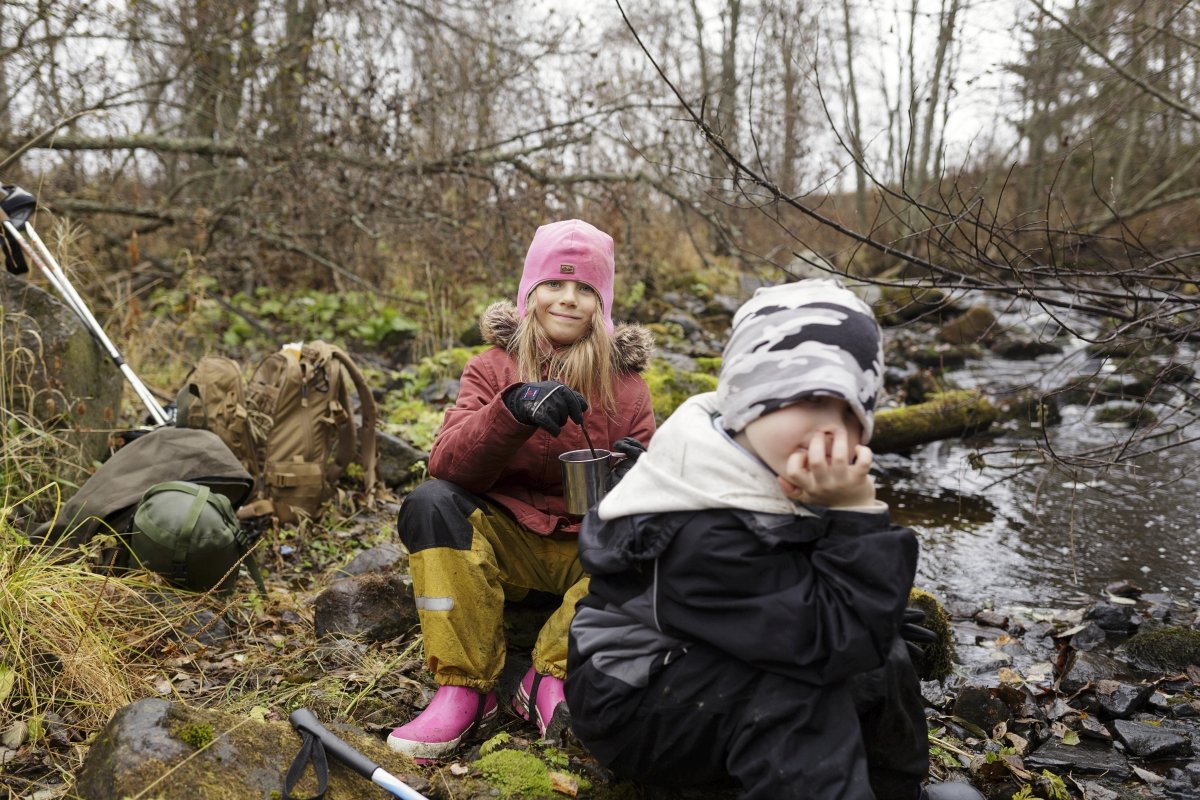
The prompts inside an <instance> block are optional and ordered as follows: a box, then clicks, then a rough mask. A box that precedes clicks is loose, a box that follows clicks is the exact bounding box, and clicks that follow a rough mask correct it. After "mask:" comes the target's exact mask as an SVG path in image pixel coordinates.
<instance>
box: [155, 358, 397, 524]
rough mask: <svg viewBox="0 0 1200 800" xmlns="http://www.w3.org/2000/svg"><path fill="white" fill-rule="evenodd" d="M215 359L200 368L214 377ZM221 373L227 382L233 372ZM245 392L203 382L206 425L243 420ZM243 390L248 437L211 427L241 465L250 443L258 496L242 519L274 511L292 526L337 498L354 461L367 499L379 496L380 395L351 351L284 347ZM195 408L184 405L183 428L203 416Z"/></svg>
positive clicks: (262, 364) (201, 395) (225, 383)
mask: <svg viewBox="0 0 1200 800" xmlns="http://www.w3.org/2000/svg"><path fill="white" fill-rule="evenodd" d="M211 359H212V357H210V358H206V359H202V360H201V362H200V364H198V365H197V371H198V370H199V369H200V367H201V366H202V365H205V366H206V369H207V370H208V371H206V373H205V375H208V374H210V373H211V374H213V375H214V377H215V376H216V373H217V370H216V369H215V368H214V367H213V366H209V365H206V364H205V362H207V361H209V360H211ZM230 363H233V362H230ZM234 366H236V364H235V365H234ZM195 374H196V371H194V372H193V376H194V375H195ZM220 374H221V375H222V377H224V375H226V374H227V373H220ZM238 378H239V379H240V378H241V371H240V370H238ZM193 383H198V381H193ZM351 386H353V387H354V390H355V391H356V392H357V394H358V400H359V407H360V413H361V415H362V425H361V427H360V426H356V425H355V422H354V415H353V414H352V412H351V408H352V406H351V396H350V388H351ZM240 387H241V385H240V384H239V385H238V386H237V387H235V386H233V385H232V382H231V381H226V380H223V381H222V382H221V383H216V382H215V381H214V383H212V384H208V385H207V386H205V385H203V384H202V385H200V387H199V389H198V390H197V391H196V395H197V396H198V397H199V398H201V399H200V401H199V405H202V406H203V407H204V408H205V409H206V414H205V418H206V420H208V421H212V420H216V421H217V422H218V423H220V421H221V420H224V419H227V418H233V419H239V418H240V417H241V413H240V412H239V411H238V410H236V409H237V406H238V401H237V400H236V398H237V396H238V390H239V388H240ZM206 389H207V390H208V391H206ZM241 391H242V392H243V395H242V396H243V400H242V404H243V405H244V409H245V418H246V426H245V427H246V430H247V431H248V433H249V436H248V437H243V438H237V437H236V436H234V435H233V433H231V434H230V438H229V439H226V434H225V433H222V430H221V429H219V428H210V430H213V431H214V432H215V433H217V434H218V435H219V436H221V438H222V439H223V440H225V441H226V444H228V445H229V447H230V449H231V450H233V452H234V454H235V455H237V456H238V458H239V460H242V459H243V453H244V451H245V450H246V449H247V448H245V447H244V445H243V444H242V443H243V442H244V441H246V439H247V438H248V439H249V441H250V443H251V446H250V447H249V448H248V449H249V450H250V451H251V452H250V454H249V455H248V456H247V459H248V460H250V461H251V463H253V465H254V468H253V469H250V467H247V471H249V472H250V473H251V475H253V476H254V477H255V493H254V497H253V499H252V501H251V502H249V503H247V504H246V505H245V506H243V507H242V508H241V509H239V510H238V517H239V518H241V519H247V518H250V517H258V516H264V515H267V514H274V515H275V516H276V517H278V518H279V521H280V522H283V523H294V522H297V521H299V519H300V518H301V517H311V516H313V515H314V514H315V513H316V512H317V509H318V508H319V507H320V505H321V504H322V503H323V502H325V501H326V500H328V499H329V498H330V497H332V496H333V494H334V492H335V490H336V488H337V482H338V479H339V478H340V477H341V476H342V473H344V472H345V470H346V467H347V466H348V465H349V464H350V463H351V462H353V461H357V462H358V463H359V464H361V465H362V467H363V485H364V486H365V487H366V489H367V493H368V501H370V500H372V499H373V495H374V490H375V484H376V471H375V419H376V408H375V398H374V396H372V394H371V391H370V389H369V387H368V386H367V383H366V380H365V379H364V378H363V375H362V372H360V371H359V369H358V367H357V366H356V365H355V364H354V361H353V360H351V358H350V356H349V355H347V354H346V353H345V351H343V350H342V349H341V348H339V347H336V346H334V345H331V344H327V343H326V342H321V341H314V342H307V343H304V344H303V345H286V346H284V347H283V348H282V349H281V350H280V351H279V352H276V353H272V354H271V355H269V356H267V357H266V358H264V359H263V360H262V361H261V362H259V364H258V366H257V367H255V369H254V373H253V374H252V375H251V377H250V380H249V382H248V383H246V384H244V389H241ZM184 392H189V393H190V392H191V389H190V387H185V389H184V390H183V391H181V392H180V395H181V397H182V396H183V394H184ZM196 405H197V401H194V400H193V401H191V405H190V406H189V409H188V412H189V413H188V415H187V416H186V417H185V415H184V413H183V410H182V406H181V409H180V412H179V421H178V423H177V424H178V425H180V426H185V425H187V426H191V422H192V420H193V419H194V418H198V417H199V414H198V412H196V411H195V410H194V409H195V407H196ZM230 408H232V410H229V409H230ZM210 409H217V411H209V410H210ZM209 424H211V422H210V423H209ZM223 427H225V428H236V425H232V426H223ZM235 442H236V444H235ZM243 463H246V462H245V461H243Z"/></svg>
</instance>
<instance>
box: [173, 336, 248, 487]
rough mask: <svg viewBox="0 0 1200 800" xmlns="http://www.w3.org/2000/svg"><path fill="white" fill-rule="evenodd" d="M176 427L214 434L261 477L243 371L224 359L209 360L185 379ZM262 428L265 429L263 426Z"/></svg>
mask: <svg viewBox="0 0 1200 800" xmlns="http://www.w3.org/2000/svg"><path fill="white" fill-rule="evenodd" d="M175 406H176V416H175V426H176V427H178V428H193V429H196V430H205V431H212V432H213V433H215V434H216V435H217V436H220V437H221V441H223V442H225V445H226V446H227V447H228V448H229V449H230V450H231V451H232V452H233V454H234V456H236V457H237V460H238V461H239V462H241V464H242V466H243V467H245V468H246V472H248V473H250V475H252V476H257V475H258V474H259V462H258V448H257V447H256V446H255V441H256V439H257V440H261V438H262V437H261V434H260V435H259V436H255V434H254V431H253V428H254V426H253V425H252V423H251V421H250V413H249V410H248V408H247V406H246V381H245V379H243V377H242V367H241V365H240V364H238V363H237V362H236V361H234V360H233V359H230V358H224V357H223V356H205V357H204V358H202V359H200V361H198V362H197V363H196V366H195V367H193V368H192V371H191V372H189V373H188V376H187V378H185V379H184V384H183V388H182V389H180V390H179V394H178V395H176V397H175ZM260 427H261V425H260Z"/></svg>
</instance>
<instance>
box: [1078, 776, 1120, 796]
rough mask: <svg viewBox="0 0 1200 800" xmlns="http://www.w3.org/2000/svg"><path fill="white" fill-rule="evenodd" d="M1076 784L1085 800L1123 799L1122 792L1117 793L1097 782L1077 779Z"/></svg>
mask: <svg viewBox="0 0 1200 800" xmlns="http://www.w3.org/2000/svg"><path fill="white" fill-rule="evenodd" d="M1074 783H1075V785H1076V786H1077V787H1078V788H1079V791H1080V793H1081V794H1082V795H1083V797H1084V800H1120V798H1121V793H1120V792H1115V791H1113V790H1112V789H1110V788H1108V787H1107V786H1104V785H1103V784H1100V783H1097V782H1095V781H1083V780H1079V779H1075V781H1074Z"/></svg>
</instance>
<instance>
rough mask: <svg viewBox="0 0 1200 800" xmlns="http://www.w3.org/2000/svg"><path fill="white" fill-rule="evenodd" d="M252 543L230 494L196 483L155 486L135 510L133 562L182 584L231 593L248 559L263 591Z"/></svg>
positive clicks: (251, 571) (256, 580) (185, 586)
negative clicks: (228, 495) (240, 569)
mask: <svg viewBox="0 0 1200 800" xmlns="http://www.w3.org/2000/svg"><path fill="white" fill-rule="evenodd" d="M253 546H254V540H253V539H252V538H251V537H250V536H248V535H246V534H245V533H243V531H242V526H241V524H240V523H239V522H238V518H237V515H236V514H234V511H233V505H232V504H231V503H230V502H229V498H228V497H226V496H225V495H223V494H221V493H220V492H214V491H213V490H212V489H210V488H208V487H207V486H202V485H200V484H198V483H191V482H188V481H167V482H166V483H159V484H156V485H155V486H151V487H150V488H149V489H148V490H147V491H146V493H145V494H144V495H142V499H141V502H139V503H138V506H137V510H136V511H134V513H133V531H132V533H131V534H130V537H129V551H130V553H131V555H132V557H133V559H134V561H135V563H136V564H139V565H140V566H141V567H143V568H144V569H148V570H152V571H154V572H157V573H158V574H160V575H162V576H163V577H164V578H166V580H167V581H168V582H169V583H171V584H173V585H175V586H178V587H179V588H181V589H190V590H191V591H194V592H208V591H213V590H216V591H217V592H218V593H220V594H228V593H229V592H231V591H233V588H234V585H235V584H236V583H237V576H238V566H239V565H240V564H241V563H243V562H244V563H245V564H246V566H247V567H248V568H249V570H250V573H251V575H252V576H253V577H254V580H255V583H256V584H258V587H259V590H260V591H263V592H264V593H265V589H264V587H263V583H262V576H261V575H260V574H259V572H258V567H257V564H256V562H255V561H254V559H253V558H247V554H248V553H249V552H250V550H251V548H252V547H253Z"/></svg>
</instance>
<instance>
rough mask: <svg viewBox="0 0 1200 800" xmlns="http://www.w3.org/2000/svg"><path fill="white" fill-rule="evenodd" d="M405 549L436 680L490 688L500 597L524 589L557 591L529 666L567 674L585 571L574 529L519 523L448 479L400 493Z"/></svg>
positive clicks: (497, 661) (497, 651)
mask: <svg viewBox="0 0 1200 800" xmlns="http://www.w3.org/2000/svg"><path fill="white" fill-rule="evenodd" d="M398 527H399V531H400V539H401V541H402V542H403V543H404V546H405V547H406V548H407V549H408V552H409V569H410V571H411V573H412V580H413V596H414V597H415V599H416V604H417V614H418V617H419V618H420V621H421V632H422V634H423V635H424V639H425V658H426V661H427V664H428V666H429V669H430V671H432V672H433V675H434V680H435V681H437V683H439V684H441V685H451V686H468V687H470V688H472V689H476V690H478V691H483V692H486V691H490V690H491V689H492V688H494V687H495V685H496V681H497V680H498V679H499V677H500V671H501V670H502V669H503V668H504V656H505V644H504V627H503V626H504V601H505V600H521V599H523V598H524V597H525V596H526V595H527V594H528V593H529V592H530V591H540V592H550V593H553V594H558V595H562V596H563V601H562V605H560V606H559V608H558V609H557V610H556V611H555V612H554V613H553V614H552V615H551V616H550V618H549V619H548V620H546V623H545V624H544V625H543V626H542V629H541V631H540V632H539V634H538V638H537V642H536V643H535V644H534V647H533V666H534V668H535V669H537V671H538V672H541V673H543V674H547V675H553V676H555V677H558V678H566V675H567V671H566V670H567V629H568V628H569V627H570V624H571V619H572V617H574V616H575V604H576V603H577V602H578V601H579V599H580V598H582V597H583V596H584V595H585V594H587V588H588V579H587V576H586V575H585V574H584V572H583V567H582V565H581V564H580V563H579V553H578V544H577V542H576V541H575V539H574V538H571V539H565V540H564V539H556V538H551V537H547V536H540V535H538V534H536V533H533V532H531V531H528V530H526V529H525V528H523V527H522V526H521V525H520V524H518V523H517V522H516V520H514V519H513V518H512V517H510V516H509V515H508V514H506V513H505V512H504V511H503V510H502V509H500V508H498V507H496V506H493V505H490V504H488V503H487V502H486V501H484V500H483V499H481V498H479V497H477V496H476V495H473V494H471V493H470V492H467V491H465V490H464V489H462V488H461V487H459V486H457V485H456V484H453V483H451V482H449V481H441V480H431V481H427V482H426V483H423V484H421V485H420V486H418V487H417V488H416V489H415V490H414V491H413V492H412V494H410V495H409V496H408V497H406V498H405V499H404V504H403V505H402V506H401V507H400V517H399V521H398Z"/></svg>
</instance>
